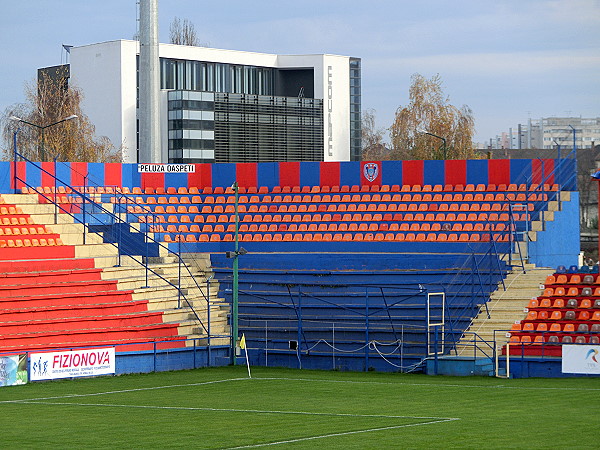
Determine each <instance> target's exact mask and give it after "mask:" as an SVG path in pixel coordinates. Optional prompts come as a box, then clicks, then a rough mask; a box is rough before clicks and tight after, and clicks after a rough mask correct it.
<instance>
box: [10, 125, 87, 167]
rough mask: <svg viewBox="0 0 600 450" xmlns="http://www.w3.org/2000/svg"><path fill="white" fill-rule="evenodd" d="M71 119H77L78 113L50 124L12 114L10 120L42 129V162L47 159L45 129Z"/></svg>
mask: <svg viewBox="0 0 600 450" xmlns="http://www.w3.org/2000/svg"><path fill="white" fill-rule="evenodd" d="M71 119H77V115H76V114H71V115H70V116H69V117H65V118H64V119H61V120H58V121H56V122H53V123H50V124H48V125H43V126H42V125H38V124H35V123H31V122H28V121H26V120H24V119H21V118H20V117H17V116H11V117H10V120H14V121H17V122H21V123H24V124H26V125H29V126H31V127H34V128H37V129H38V130H40V136H41V148H40V162H42V161H44V160H45V159H46V150H45V148H44V143H45V139H44V130H45V129H46V128H50V127H53V126H54V125H58V124H59V123H63V122H66V121H67V120H71Z"/></svg>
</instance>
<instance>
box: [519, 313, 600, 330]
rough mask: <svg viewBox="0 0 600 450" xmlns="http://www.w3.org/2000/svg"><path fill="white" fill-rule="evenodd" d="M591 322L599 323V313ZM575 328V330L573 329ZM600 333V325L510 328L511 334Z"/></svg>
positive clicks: (527, 323) (520, 325) (543, 325)
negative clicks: (548, 332)
mask: <svg viewBox="0 0 600 450" xmlns="http://www.w3.org/2000/svg"><path fill="white" fill-rule="evenodd" d="M589 320H591V321H598V322H600V311H596V312H595V313H594V316H593V318H592V319H589ZM576 326H577V328H575V327H576ZM547 331H550V332H552V333H600V323H591V324H590V323H558V322H555V323H546V322H540V323H535V324H534V323H531V322H525V323H515V324H513V326H512V327H511V333H515V332H517V333H518V332H524V333H545V332H547Z"/></svg>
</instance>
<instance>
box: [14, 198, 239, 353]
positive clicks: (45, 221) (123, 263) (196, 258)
mask: <svg viewBox="0 0 600 450" xmlns="http://www.w3.org/2000/svg"><path fill="white" fill-rule="evenodd" d="M2 197H3V198H4V200H5V201H6V203H10V204H15V205H17V206H19V207H20V208H21V209H22V211H23V213H25V214H29V215H30V216H31V218H32V219H33V222H34V223H36V224H39V225H44V226H45V227H46V229H49V230H51V231H52V232H53V233H56V234H60V237H61V240H62V241H63V243H64V244H65V245H68V246H74V249H75V255H74V256H75V258H82V259H83V258H93V260H94V266H95V267H96V268H101V269H102V274H101V279H102V280H115V281H116V282H117V289H118V290H121V291H131V292H132V302H134V303H135V302H140V301H143V302H147V308H148V310H149V311H156V312H159V311H160V312H161V313H162V321H163V323H164V324H177V326H178V335H179V336H181V337H182V338H183V337H185V338H190V339H192V338H194V339H197V340H196V345H206V343H207V340H208V339H207V337H208V336H207V331H208V328H209V322H210V333H211V335H219V336H228V335H229V332H230V331H229V325H228V323H227V322H228V320H227V319H228V315H229V306H228V304H227V303H226V302H225V301H224V300H223V299H220V298H218V297H217V293H218V291H219V286H218V282H216V281H215V280H214V279H212V280H210V281H209V282H208V283H210V293H209V294H210V295H207V279H208V277H209V276H210V274H211V273H210V270H211V269H210V258H209V257H208V255H192V256H190V257H189V260H188V267H189V271H188V270H187V269H185V268H184V267H180V265H179V264H178V263H177V262H176V258H175V257H174V256H170V255H169V254H168V252H166V251H165V249H161V251H160V256H159V257H156V258H151V259H150V261H149V262H150V263H149V264H148V266H149V268H150V269H152V270H151V271H148V272H147V271H146V270H145V268H144V267H143V266H142V265H141V264H140V261H141V260H142V257H141V256H123V255H122V256H121V257H120V258H119V257H118V250H117V248H116V247H115V246H114V245H112V244H107V243H104V242H103V239H102V236H100V235H98V234H96V233H89V232H86V236H85V244H84V237H83V236H84V229H85V228H84V226H83V225H82V224H79V223H75V222H74V219H73V218H72V217H71V216H70V215H69V214H65V213H60V212H59V213H58V214H55V207H54V205H52V204H43V203H39V197H38V195H37V194H3V195H2ZM103 207H104V208H105V209H107V210H109V211H111V210H112V209H113V205H111V204H104V205H103ZM122 217H123V219H124V218H125V217H124V215H123V216H122ZM134 228H135V229H137V228H138V225H134ZM179 283H181V284H180V286H181V288H182V289H181V293H180V292H179V290H178V289H177V286H178V285H179ZM207 300H208V305H207ZM209 316H210V317H209ZM198 319H199V320H198ZM228 343H229V338H228V337H219V338H214V339H211V345H222V344H228ZM187 345H193V343H192V342H191V341H190V342H187Z"/></svg>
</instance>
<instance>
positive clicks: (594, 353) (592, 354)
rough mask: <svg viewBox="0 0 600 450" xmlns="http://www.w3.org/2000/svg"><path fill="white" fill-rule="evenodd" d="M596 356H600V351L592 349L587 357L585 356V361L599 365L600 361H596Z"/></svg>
mask: <svg viewBox="0 0 600 450" xmlns="http://www.w3.org/2000/svg"><path fill="white" fill-rule="evenodd" d="M596 356H598V350H596V349H591V350H589V351H588V352H587V355H585V359H591V360H592V361H594V362H595V363H596V364H598V360H597V359H596Z"/></svg>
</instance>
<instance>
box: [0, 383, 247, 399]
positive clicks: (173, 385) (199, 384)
mask: <svg viewBox="0 0 600 450" xmlns="http://www.w3.org/2000/svg"><path fill="white" fill-rule="evenodd" d="M247 379H248V378H229V379H225V380H213V381H203V382H202V383H186V384H167V385H164V386H151V387H145V388H134V389H122V390H118V391H106V392H92V393H89V394H67V395H58V396H56V397H37V398H25V399H20V400H0V403H20V402H33V401H38V400H55V399H61V398H75V397H94V396H96V395H110V394H125V393H128V392H139V391H153V390H156V389H169V388H177V387H191V386H204V385H209V384H217V383H225V382H228V381H240V380H247Z"/></svg>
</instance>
